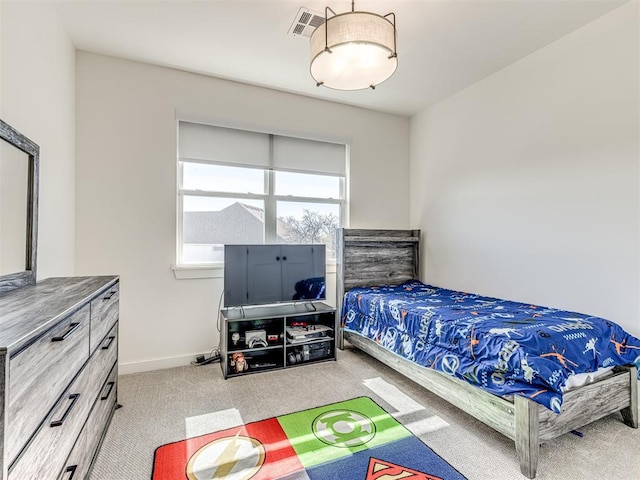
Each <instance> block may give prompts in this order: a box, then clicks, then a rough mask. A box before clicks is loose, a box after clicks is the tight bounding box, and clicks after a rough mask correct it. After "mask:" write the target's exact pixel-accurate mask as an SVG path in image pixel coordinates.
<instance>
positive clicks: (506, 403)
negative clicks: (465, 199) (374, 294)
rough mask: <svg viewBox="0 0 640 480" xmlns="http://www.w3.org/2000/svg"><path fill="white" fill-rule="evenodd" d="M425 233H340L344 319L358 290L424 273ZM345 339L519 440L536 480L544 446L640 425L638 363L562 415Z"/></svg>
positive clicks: (585, 391)
mask: <svg viewBox="0 0 640 480" xmlns="http://www.w3.org/2000/svg"><path fill="white" fill-rule="evenodd" d="M419 253H420V230H361V229H339V231H338V242H337V255H336V257H337V279H336V283H337V297H336V300H337V302H338V304H339V305H338V313H337V314H338V315H341V312H340V306H341V305H340V304H341V302H342V299H343V298H344V293H345V292H346V291H348V290H349V289H351V288H354V287H365V286H372V285H384V284H398V283H401V282H404V281H406V280H411V279H417V278H419V274H420V269H419V266H420V262H419ZM344 340H347V341H348V342H349V343H350V344H351V345H353V346H355V347H357V348H359V349H361V350H362V351H364V352H366V353H368V354H369V355H371V356H372V357H374V358H376V359H378V360H379V361H381V362H382V363H384V364H386V365H388V366H390V367H391V368H393V369H394V370H396V371H398V372H399V373H401V374H403V375H405V376H407V377H408V378H410V379H411V380H413V381H414V382H416V383H418V384H420V385H422V386H423V387H425V388H426V389H427V390H429V391H431V392H433V393H435V394H436V395H438V396H440V397H442V398H443V399H444V400H446V401H447V402H449V403H451V404H452V405H455V406H456V407H458V408H461V409H462V410H464V411H465V412H466V413H468V414H469V415H471V416H473V417H475V418H477V419H478V420H480V421H481V422H483V423H485V424H487V425H488V426H490V427H491V428H493V429H495V430H496V431H498V432H500V433H502V434H503V435H505V436H507V437H509V438H510V439H512V440H514V441H515V446H516V452H517V456H518V459H519V461H520V471H521V472H522V474H523V475H525V476H526V477H528V478H535V476H536V468H537V463H538V454H539V450H540V443H542V442H546V441H548V440H551V439H553V438H556V437H558V436H560V435H563V434H565V433H567V432H570V431H571V430H574V429H577V428H579V427H582V426H584V425H586V424H588V423H591V422H593V421H595V420H598V419H600V418H603V417H605V416H607V415H610V414H612V413H615V412H618V411H620V412H621V413H622V418H623V420H624V423H625V424H626V425H628V426H630V427H633V428H638V381H637V369H636V367H635V366H625V367H617V368H616V369H615V371H614V374H613V375H611V376H609V377H607V378H605V379H603V380H600V381H597V382H595V383H591V384H588V385H585V386H582V387H579V388H576V389H573V390H571V391H569V392H567V393H565V394H564V400H563V405H562V413H560V414H555V413H553V412H552V411H550V410H548V409H547V408H545V407H543V406H542V405H540V404H538V403H536V402H534V401H532V400H530V399H528V398H525V397H522V396H519V395H514V397H513V400H511V401H510V400H507V399H505V398H503V397H499V396H496V395H493V394H491V393H488V392H486V391H484V390H482V389H481V388H479V387H476V386H473V385H471V384H469V383H467V382H464V381H462V380H459V379H457V378H455V377H452V376H449V375H446V374H443V373H440V372H437V371H435V370H432V369H427V368H425V367H422V366H420V365H418V364H416V363H413V362H411V361H409V360H406V359H404V358H402V357H400V356H399V355H397V354H395V353H392V352H390V351H388V350H386V349H384V348H383V347H381V346H379V345H378V344H376V343H375V342H373V341H372V340H370V339H368V338H366V337H363V336H361V335H358V334H356V333H353V332H349V331H343V330H342V329H340V334H339V337H338V347H339V348H340V349H342V348H344V343H343V342H344Z"/></svg>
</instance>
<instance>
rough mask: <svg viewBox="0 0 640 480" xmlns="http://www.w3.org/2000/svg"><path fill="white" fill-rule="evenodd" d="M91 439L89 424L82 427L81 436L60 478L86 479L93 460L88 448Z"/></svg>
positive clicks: (64, 479)
mask: <svg viewBox="0 0 640 480" xmlns="http://www.w3.org/2000/svg"><path fill="white" fill-rule="evenodd" d="M88 440H89V437H88V432H87V426H86V425H85V427H84V428H83V429H82V432H80V436H79V437H78V440H77V441H76V444H75V445H74V446H73V450H71V453H70V454H69V458H68V459H67V462H66V464H65V466H64V467H63V468H62V473H60V476H59V477H58V479H59V480H80V479H85V478H86V476H87V472H88V471H89V466H90V465H91V460H92V459H93V457H92V456H91V455H90V454H89V450H88V448H87V442H88Z"/></svg>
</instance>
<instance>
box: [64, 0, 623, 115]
mask: <svg viewBox="0 0 640 480" xmlns="http://www.w3.org/2000/svg"><path fill="white" fill-rule="evenodd" d="M53 1H54V4H55V6H56V9H57V11H58V12H59V14H60V17H61V19H62V22H63V24H64V25H65V27H66V28H67V30H68V32H69V35H70V37H71V39H72V41H73V42H74V44H75V45H76V47H77V48H78V49H81V50H87V51H90V52H96V53H101V54H106V55H112V56H116V57H122V58H127V59H131V60H137V61H142V62H148V63H152V64H157V65H163V66H168V67H174V68H178V69H182V70H187V71H191V72H197V73H201V74H206V75H211V76H215V77H220V78H226V79H230V80H236V81H239V82H244V83H249V84H253V85H259V86H264V87H269V88H274V89H278V90H283V91H287V92H293V93H298V94H301V95H307V96H312V97H318V98H323V99H328V100H333V101H336V102H340V103H346V104H350V105H357V106H362V107H366V108H371V109H374V110H379V111H384V112H390V113H397V114H401V115H407V116H410V115H413V114H415V113H417V112H419V111H421V110H423V109H425V108H426V107H428V106H430V105H433V104H434V103H436V102H438V101H440V100H442V99H444V98H446V97H448V96H450V95H452V94H453V93H455V92H458V91H460V90H462V89H463V88H465V87H467V86H469V85H471V84H473V83H475V82H477V81H478V80H481V79H482V78H484V77H486V76H488V75H490V74H492V73H493V72H496V71H498V70H500V69H502V68H504V67H505V66H507V65H509V64H511V63H513V62H515V61H517V60H518V59H520V58H522V57H525V56H526V55H528V54H530V53H532V52H534V51H535V50H537V49H539V48H541V47H543V46H545V45H548V44H549V43H551V42H553V41H555V40H557V39H559V38H560V37H562V36H564V35H566V34H568V33H570V32H572V31H574V30H576V29H577V28H579V27H581V26H583V25H585V24H587V23H589V22H591V21H593V20H594V19H596V18H598V17H600V16H602V15H604V14H605V13H607V12H609V11H610V10H612V9H614V8H616V7H618V6H619V5H621V4H623V3H624V2H625V1H626V0H423V1H421V0H368V1H367V0H357V1H356V3H355V7H356V10H364V11H371V12H375V13H378V14H381V15H384V14H387V13H389V12H390V11H393V12H394V13H395V14H396V26H397V30H398V47H397V50H398V70H397V71H396V73H395V75H394V76H393V77H391V78H390V79H389V80H387V81H386V82H384V83H382V84H381V85H379V86H378V87H377V88H376V89H375V90H370V89H369V90H361V91H355V92H353V91H352V92H342V91H335V90H330V89H327V88H324V87H316V85H315V83H314V81H313V79H312V78H311V76H310V74H309V40H308V38H305V37H301V36H292V35H289V34H288V33H287V32H288V31H289V28H290V26H291V24H292V22H293V20H294V19H295V17H296V14H297V12H298V9H299V8H300V7H301V6H304V7H307V8H309V9H312V10H315V11H318V12H324V7H325V6H329V7H331V8H332V9H333V10H334V11H336V12H337V13H342V12H346V11H348V10H350V9H351V2H350V1H348V0H347V1H345V0H327V1H317V0H230V1H229V0H208V1H207V0H200V1H191V0H169V1H167V0H164V1H159V0H129V1H122V0H100V1H98V0H80V1H79V0H74V1H71V0H53Z"/></svg>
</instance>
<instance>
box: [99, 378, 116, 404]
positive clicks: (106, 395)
mask: <svg viewBox="0 0 640 480" xmlns="http://www.w3.org/2000/svg"><path fill="white" fill-rule="evenodd" d="M115 384H116V382H109V383H107V385H106V386H107V387H109V391H108V392H107V393H105V394H104V395H103V396H101V397H100V400H106V399H107V398H109V395H111V391H112V390H113V386H114V385H115ZM103 390H104V389H103Z"/></svg>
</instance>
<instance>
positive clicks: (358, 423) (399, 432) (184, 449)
mask: <svg viewBox="0 0 640 480" xmlns="http://www.w3.org/2000/svg"><path fill="white" fill-rule="evenodd" d="M152 479H153V480H179V479H189V480H204V479H207V480H212V479H228V480H247V479H252V480H273V479H286V480H316V479H317V480H396V479H410V480H439V479H442V480H464V479H465V477H464V476H462V475H461V474H460V473H459V472H458V471H457V470H455V469H454V468H453V467H452V466H451V465H449V464H448V463H447V462H445V461H444V460H443V459H442V458H440V457H439V456H438V455H437V454H435V453H434V452H433V451H432V450H431V449H430V448H429V447H427V446H426V445H425V444H424V443H422V441H420V440H419V439H418V438H416V437H414V436H413V434H412V433H411V432H410V431H409V430H407V429H406V428H405V427H404V426H402V425H401V424H400V423H398V421H397V420H396V419H394V418H393V417H392V416H391V415H389V414H388V413H387V412H385V411H384V410H383V409H382V408H381V407H380V406H379V405H378V404H376V403H375V402H374V401H373V400H371V399H370V398H367V397H360V398H355V399H353V400H347V401H345V402H339V403H333V404H331V405H325V406H323V407H318V408H312V409H310V410H304V411H302V412H297V413H291V414H289V415H282V416H280V417H274V418H269V419H267V420H262V421H260V422H254V423H249V424H247V425H243V426H241V427H235V428H230V429H228V430H223V431H220V432H215V433H210V434H207V435H202V436H200V437H195V438H189V439H187V440H182V441H180V442H175V443H169V444H167V445H163V446H161V447H158V448H157V449H156V452H155V458H154V463H153V475H152Z"/></svg>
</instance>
